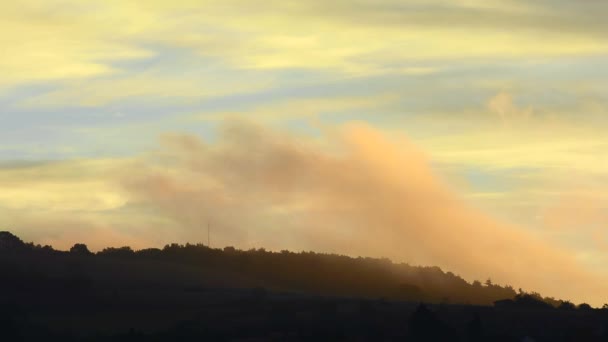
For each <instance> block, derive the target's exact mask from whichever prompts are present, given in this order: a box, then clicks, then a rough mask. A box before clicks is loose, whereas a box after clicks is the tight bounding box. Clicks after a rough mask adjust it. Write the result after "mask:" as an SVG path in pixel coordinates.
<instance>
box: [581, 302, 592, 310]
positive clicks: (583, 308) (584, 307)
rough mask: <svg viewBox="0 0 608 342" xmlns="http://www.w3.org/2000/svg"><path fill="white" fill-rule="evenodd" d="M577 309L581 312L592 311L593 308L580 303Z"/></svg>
mask: <svg viewBox="0 0 608 342" xmlns="http://www.w3.org/2000/svg"><path fill="white" fill-rule="evenodd" d="M578 309H579V310H581V311H590V310H593V308H592V307H591V305H589V304H587V303H581V304H579V305H578Z"/></svg>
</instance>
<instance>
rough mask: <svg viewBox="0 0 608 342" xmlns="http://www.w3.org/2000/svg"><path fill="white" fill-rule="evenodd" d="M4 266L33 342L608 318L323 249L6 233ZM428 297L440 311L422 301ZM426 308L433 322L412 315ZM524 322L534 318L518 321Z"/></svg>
mask: <svg viewBox="0 0 608 342" xmlns="http://www.w3.org/2000/svg"><path fill="white" fill-rule="evenodd" d="M0 272H1V274H2V282H0V290H1V291H0V304H1V305H0V308H2V309H1V310H0V330H3V331H9V332H10V331H12V332H13V334H14V336H21V337H22V338H23V339H24V340H39V339H40V338H47V337H48V336H56V337H57V336H59V337H57V338H60V339H61V340H66V339H67V340H69V339H74V340H81V339H84V340H95V341H97V340H103V341H105V340H115V339H114V338H113V337H112V336H119V335H120V336H123V335H121V334H125V332H128V331H130V333H127V334H126V335H124V336H123V337H124V338H125V340H129V341H131V340H138V339H137V338H136V336H139V337H138V338H140V339H139V340H142V341H143V340H146V341H147V340H175V339H174V334H178V333H179V334H181V333H183V331H184V329H185V331H187V332H186V333H185V334H186V335H187V336H191V337H192V338H193V340H196V338H195V337H201V336H203V337H205V336H206V337H207V338H209V339H211V340H224V339H225V338H227V337H230V336H231V338H228V339H227V340H235V339H236V337H244V336H268V334H269V333H270V332H271V331H274V330H278V331H280V332H281V334H288V335H279V336H282V337H285V338H275V340H284V339H291V340H299V339H300V338H301V337H302V336H304V335H306V334H312V335H311V336H308V335H307V336H308V337H309V338H313V336H316V337H319V336H325V337H327V336H330V335H331V336H333V334H346V335H348V336H351V337H353V336H359V337H361V336H366V335H365V334H371V335H370V336H371V337H370V336H368V337H370V340H375V338H372V337H373V336H378V335H377V334H389V335H390V336H393V337H398V336H406V335H407V334H409V333H412V329H413V327H415V326H418V325H422V326H427V328H425V329H427V330H428V331H443V330H441V329H443V328H441V329H439V328H437V327H440V326H444V323H442V322H447V323H446V324H447V325H445V327H446V328H445V329H447V330H445V333H446V334H448V335H449V334H452V335H453V336H456V335H459V336H464V335H466V334H467V332H466V329H465V327H466V326H468V324H472V323H471V322H469V321H470V320H472V319H473V322H475V320H478V319H479V318H475V317H477V315H479V314H480V313H483V317H484V318H483V321H484V324H486V325H488V326H489V327H491V330H492V331H494V333H499V332H501V331H502V333H504V334H507V335H509V334H511V335H512V334H516V335H517V336H519V335H522V334H524V333H527V332H530V331H532V332H536V333H537V334H541V335H542V334H545V333H546V332H543V330H542V329H544V328H543V326H546V324H547V321H548V320H549V321H551V322H562V323H560V324H559V329H579V330H580V329H582V330H585V331H589V329H592V328H593V329H596V330H595V333H599V331H600V330H597V329H599V328H601V327H602V326H603V325H602V324H604V323H603V322H604V321H606V318H608V317H607V315H606V314H607V313H608V311H607V310H596V309H592V308H591V307H589V306H587V305H580V306H579V307H578V309H577V308H576V307H575V306H574V305H573V304H571V303H568V302H560V301H557V300H553V299H547V298H546V299H543V298H541V297H540V295H538V294H526V293H516V292H515V291H514V290H513V289H512V288H510V287H508V286H507V287H502V286H498V285H494V284H492V283H491V282H487V283H486V284H484V285H481V284H479V283H474V284H470V283H468V282H466V281H465V280H463V279H462V278H460V277H458V276H457V275H454V274H452V273H450V272H444V271H442V270H440V269H439V268H437V267H417V266H410V265H407V264H395V263H392V262H390V261H389V260H385V259H372V258H350V257H346V256H340V255H328V254H319V253H313V252H300V253H294V252H289V251H282V252H278V253H275V252H268V251H265V250H262V249H258V250H249V251H241V250H237V249H234V248H231V247H227V248H224V249H221V250H220V249H212V248H208V247H206V246H202V245H189V244H187V245H177V244H171V245H167V246H165V247H164V248H163V249H144V250H139V251H133V250H132V249H130V248H129V247H121V248H107V249H104V250H102V251H100V252H98V253H91V252H90V251H89V250H88V248H87V247H86V246H85V245H82V244H76V245H74V247H72V248H71V249H70V251H57V250H54V249H53V248H52V247H50V246H39V245H34V244H32V243H24V242H23V241H21V240H20V239H19V238H18V237H16V236H14V235H12V234H10V233H8V232H0ZM420 302H425V303H427V305H430V306H429V308H430V309H427V307H424V306H420V307H417V306H418V305H419V303H420ZM494 302H496V306H495V307H494V306H493V305H494ZM557 306H559V308H556V307H557ZM416 315H421V316H422V317H423V318H420V319H423V321H424V320H426V321H424V322H426V323H412V322H410V323H406V322H407V317H410V321H411V320H414V321H416V319H417V318H415V317H416ZM424 317H426V318H424ZM521 319H525V321H526V322H527V323H526V322H523V323H522V322H520V323H514V322H516V321H518V320H521ZM429 320H430V321H429ZM197 322H198V323H197ZM429 322H430V323H429ZM433 322H434V323H433ZM429 324H430V325H431V327H428V325H429ZM475 324H477V323H475ZM505 324H506V326H505ZM522 324H523V325H522ZM184 325H185V326H184ZM340 326H341V327H342V328H337V327H340ZM366 326H367V328H365V327H366ZM448 326H449V327H451V328H450V329H451V330H450V329H448V328H447V327H448ZM598 327H599V328H598ZM189 329H194V330H193V331H191V330H189ZM200 329H203V330H200ZM235 329H237V330H238V333H237V332H236V330H235ZM243 329H244V330H243ZM269 329H270V330H269ZM311 329H312V330H311ZM315 329H320V330H315ZM328 329H329V330H328ZM336 329H337V330H336ZM360 329H363V331H361V330H360ZM365 329H368V330H365ZM437 329H439V330H437ZM463 329H464V330H463ZM539 329H540V330H539ZM559 329H558V330H555V332H554V333H557V332H559ZM448 330H449V331H448ZM365 331H367V332H365ZM425 331H426V330H425ZM577 331H578V330H577ZM601 331H603V330H601ZM135 332H137V334H135ZM606 332H607V333H608V330H607V331H606ZM134 334H135V335H134ZM138 334H139V335H138ZM159 334H160V335H159ZM162 334H169V335H162ZM289 334H295V335H293V336H292V335H289ZM362 334H363V335H362ZM560 334H561V332H560ZM346 335H344V336H346ZM452 335H449V336H452ZM511 335H509V336H511ZM596 335H597V334H596ZM24 336H25V337H24ZM104 336H106V337H107V339H104ZM145 336H148V337H149V338H150V339H145V338H144V337H145ZM159 336H165V338H163V337H159ZM210 336H211V337H213V338H211V337H210ZM287 336H291V337H293V338H291V337H290V338H286V337H287ZM340 336H342V335H340ZM446 336H447V335H446ZM522 336H523V335H522ZM15 338H17V337H15ZM154 338H158V339H154ZM233 338H235V339H233ZM313 339H314V338H313ZM337 339H340V338H337ZM185 340H188V339H185ZM236 340H238V339H236ZM263 340H266V339H263Z"/></svg>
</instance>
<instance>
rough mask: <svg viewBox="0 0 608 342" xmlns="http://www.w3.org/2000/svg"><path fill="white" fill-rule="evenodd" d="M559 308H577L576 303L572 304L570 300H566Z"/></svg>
mask: <svg viewBox="0 0 608 342" xmlns="http://www.w3.org/2000/svg"><path fill="white" fill-rule="evenodd" d="M557 308H558V309H560V310H574V309H576V306H574V304H572V303H571V302H570V301H567V300H564V301H562V302H561V304H560V305H559V306H558V307H557Z"/></svg>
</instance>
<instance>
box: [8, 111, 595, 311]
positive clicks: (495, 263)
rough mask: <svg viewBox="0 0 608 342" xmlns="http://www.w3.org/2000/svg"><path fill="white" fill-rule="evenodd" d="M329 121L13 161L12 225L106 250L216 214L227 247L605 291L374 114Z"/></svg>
mask: <svg viewBox="0 0 608 342" xmlns="http://www.w3.org/2000/svg"><path fill="white" fill-rule="evenodd" d="M318 129H320V130H321V131H320V132H319V134H320V136H321V137H322V138H321V139H310V138H306V137H303V136H298V135H295V134H293V133H288V132H286V131H277V130H273V129H269V128H265V127H262V126H257V125H253V124H250V123H246V122H241V121H232V122H229V123H226V124H224V125H223V126H222V129H221V132H220V135H219V137H218V139H217V141H216V142H214V143H207V142H204V141H202V140H201V139H200V138H198V137H196V136H192V135H186V134H179V133H173V134H166V135H164V136H163V137H162V139H161V146H160V147H159V148H158V149H157V150H154V151H151V152H150V153H147V154H144V155H141V156H139V157H134V158H127V159H117V160H99V161H94V160H93V161H66V162H63V163H59V164H57V163H41V164H40V165H30V164H28V165H18V164H15V165H8V166H6V167H4V168H2V169H0V181H1V182H2V183H3V184H4V185H9V190H10V189H12V190H11V191H12V192H13V193H15V194H18V195H19V196H5V197H2V198H0V211H2V213H3V215H1V216H2V219H1V220H0V224H2V226H3V227H7V228H8V229H14V231H15V232H16V233H17V234H20V235H23V236H24V237H25V238H26V239H28V240H29V239H33V240H35V241H36V242H41V243H53V244H55V245H57V246H60V247H62V248H67V247H69V246H70V245H71V244H73V243H75V242H85V243H87V244H89V245H90V246H91V247H92V248H93V249H99V248H102V247H105V246H108V245H124V244H131V245H133V246H134V247H136V248H141V247H144V246H162V245H163V244H165V243H169V242H174V241H177V242H187V241H189V242H196V241H203V240H206V227H207V224H210V225H211V235H212V241H213V242H212V243H213V244H214V245H215V246H224V245H236V246H238V247H242V248H250V247H265V248H269V249H276V250H279V249H293V250H302V249H303V250H315V251H325V252H337V253H344V254H349V255H354V256H357V255H363V256H376V257H381V256H385V257H390V258H392V259H394V260H396V261H406V262H409V263H412V264H420V265H438V266H440V267H442V268H443V269H445V270H450V271H453V272H456V273H458V274H461V275H462V276H464V277H465V278H466V279H469V280H473V279H484V278H486V277H492V279H493V280H495V281H497V282H498V283H509V284H513V285H514V286H517V287H519V286H521V287H523V288H527V289H532V290H537V291H540V292H542V293H544V294H546V295H551V296H556V297H561V298H572V299H574V300H577V301H587V302H591V303H594V304H600V303H601V300H603V299H602V295H603V293H602V291H603V289H605V285H606V283H605V281H606V278H605V277H604V275H603V273H602V272H601V271H598V269H597V268H593V271H591V268H589V267H588V266H587V265H586V264H583V263H581V262H580V261H579V260H578V259H577V255H576V251H575V250H573V249H571V248H566V247H564V246H563V245H562V244H559V243H558V242H556V241H555V240H552V239H543V238H541V236H539V235H537V234H535V233H531V232H529V231H526V230H524V229H523V228H521V227H517V226H513V225H509V224H505V223H501V222H498V221H496V220H494V219H492V218H491V217H489V216H486V215H484V214H483V213H481V212H479V211H478V210H477V209H475V208H474V207H472V206H470V205H468V204H467V203H466V201H463V200H461V199H460V198H459V197H458V196H457V195H456V194H455V193H454V192H453V190H452V189H451V188H450V187H449V186H447V185H446V184H445V183H444V181H443V180H442V179H441V177H439V176H437V175H436V174H435V172H434V171H433V169H432V168H431V167H430V165H429V161H428V157H427V156H426V155H425V153H423V152H422V151H421V150H420V149H419V148H418V147H417V146H416V145H414V144H413V143H411V142H410V141H409V140H408V139H406V138H405V137H399V138H395V137H392V138H389V137H388V136H387V135H385V134H384V133H382V132H381V131H378V130H376V129H374V128H372V127H370V126H368V125H366V124H363V123H350V124H347V125H344V126H342V127H340V128H338V129H328V128H324V127H318ZM51 184H52V185H51ZM28 199H30V200H31V201H28ZM104 199H111V200H110V201H104ZM566 283H567V284H568V286H563V284H566Z"/></svg>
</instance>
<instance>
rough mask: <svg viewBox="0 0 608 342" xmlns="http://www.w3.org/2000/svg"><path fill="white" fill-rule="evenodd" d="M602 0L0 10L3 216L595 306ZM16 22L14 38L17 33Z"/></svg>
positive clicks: (38, 236)
mask: <svg viewBox="0 0 608 342" xmlns="http://www.w3.org/2000/svg"><path fill="white" fill-rule="evenodd" d="M607 10H608V3H602V2H599V1H595V2H586V3H584V4H581V3H577V2H575V1H567V0H564V1H558V2H555V1H547V0H542V1H538V2H535V3H534V4H530V3H528V2H526V1H523V0H503V1H494V0H484V1H481V0H458V1H445V0H432V1H419V0H408V1H397V0H382V1H374V0H361V1H336V2H332V3H325V2H323V1H319V0H312V1H309V2H297V1H295V2H292V1H288V2H284V1H282V2H273V1H271V2H258V1H253V2H252V1H243V0H222V1H219V0H204V1H190V0H174V1H165V0H158V1H143V0H141V1H140V0H137V1H132V2H129V4H125V3H124V2H120V1H101V0H88V1H75V0H49V1H45V2H44V3H40V2H39V1H34V0H25V1H19V2H18V3H3V4H0V19H1V21H0V22H2V25H3V27H4V30H2V31H1V32H2V33H0V35H1V36H2V38H3V39H2V46H3V47H4V50H5V54H4V55H3V57H2V58H0V72H2V74H3V75H4V77H3V79H2V80H1V81H0V189H1V190H2V191H0V229H7V230H10V231H11V232H12V233H13V234H15V235H17V236H19V237H20V238H21V239H23V240H27V241H35V242H36V243H39V244H42V245H45V244H48V245H52V246H53V247H54V248H59V249H66V248H69V247H70V246H71V245H73V244H74V243H84V244H86V245H87V246H89V247H90V248H91V249H92V250H100V249H101V248H103V247H104V246H105V247H108V246H112V245H114V246H130V247H132V248H134V249H138V248H142V247H145V246H156V247H162V246H164V245H165V244H167V243H170V242H176V243H182V244H184V243H187V242H195V241H207V239H208V236H207V234H208V232H207V228H206V227H207V225H211V227H212V230H211V242H212V244H213V245H214V246H218V247H224V246H234V247H236V248H240V249H249V248H251V247H254V246H255V247H256V248H265V249H268V250H282V249H288V250H310V251H317V252H323V253H336V254H342V255H349V256H363V257H374V258H381V257H386V258H389V259H390V260H392V261H393V262H395V263H399V262H407V263H409V264H412V265H426V266H437V267H440V268H441V269H442V270H444V271H446V270H447V271H450V272H454V273H455V274H458V275H460V276H462V277H463V278H464V279H465V280H467V281H469V282H471V281H473V280H476V279H477V280H483V279H487V278H488V277H490V278H492V280H493V281H495V282H497V283H499V284H512V285H514V286H516V287H521V288H525V289H530V290H534V291H538V292H540V293H542V294H543V295H545V296H552V297H556V298H566V299H570V300H572V301H576V302H586V303H590V304H592V305H594V306H601V305H602V304H603V303H605V302H606V301H607V300H606V297H605V291H606V289H608V266H607V265H608V231H606V228H605V225H606V223H607V222H608V186H607V185H606V184H608V183H607V182H606V180H608V149H607V147H608V138H607V137H606V135H605V131H606V129H608V98H607V97H606V94H605V91H603V89H606V86H608V84H607V83H608V71H607V70H608V67H607V65H606V64H607V63H608V62H607V60H606V58H605V57H606V56H607V55H608V39H606V37H608V35H606V34H605V33H607V32H608V26H607V25H608V24H606V23H605V21H604V20H603V17H602V14H603V13H606V11H607ZM16 32H19V34H15V33H16Z"/></svg>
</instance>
